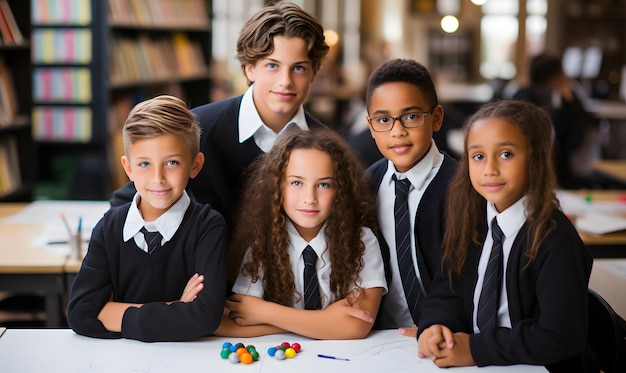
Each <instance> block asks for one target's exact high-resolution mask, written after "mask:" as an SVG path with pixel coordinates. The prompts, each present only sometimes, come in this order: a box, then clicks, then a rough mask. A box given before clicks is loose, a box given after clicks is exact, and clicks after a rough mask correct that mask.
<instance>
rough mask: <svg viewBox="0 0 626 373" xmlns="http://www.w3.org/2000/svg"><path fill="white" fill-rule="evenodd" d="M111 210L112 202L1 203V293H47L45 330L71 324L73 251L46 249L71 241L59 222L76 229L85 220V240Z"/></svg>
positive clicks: (54, 248) (64, 247)
mask: <svg viewBox="0 0 626 373" xmlns="http://www.w3.org/2000/svg"><path fill="white" fill-rule="evenodd" d="M107 209H108V202H104V201H103V202H100V201H97V202H94V201H81V202H78V201H36V202H33V203H31V204H16V203H7V204H0V219H1V220H0V291H9V292H12V293H25V294H31V293H37V292H43V293H44V294H45V298H46V302H45V303H46V315H47V320H46V326H48V327H60V326H64V325H66V322H65V316H64V313H63V310H64V308H65V304H64V299H65V297H66V296H67V288H68V284H67V279H66V265H67V263H68V255H69V246H68V245H67V244H55V245H47V243H48V242H50V241H56V242H58V241H62V240H67V239H68V232H67V229H66V228H65V226H64V225H63V222H62V220H61V218H60V214H61V213H63V214H65V215H66V216H67V219H68V221H69V222H70V223H71V224H73V225H74V229H75V228H76V224H77V221H78V218H79V216H80V217H82V218H83V227H84V231H85V238H87V239H88V237H89V235H90V232H91V229H92V228H93V226H94V225H95V224H96V223H97V221H98V220H99V219H100V217H101V216H102V214H104V212H105V211H106V210H107Z"/></svg>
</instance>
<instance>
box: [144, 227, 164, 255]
mask: <svg viewBox="0 0 626 373" xmlns="http://www.w3.org/2000/svg"><path fill="white" fill-rule="evenodd" d="M141 233H143V239H144V240H145V241H146V244H147V245H148V254H152V253H153V252H154V251H155V250H156V249H158V248H159V247H161V240H162V239H163V236H162V235H161V233H159V231H156V232H149V231H148V230H147V229H146V227H141Z"/></svg>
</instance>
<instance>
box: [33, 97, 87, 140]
mask: <svg viewBox="0 0 626 373" xmlns="http://www.w3.org/2000/svg"><path fill="white" fill-rule="evenodd" d="M91 126H92V114H91V109H90V108H89V107H83V106H36V107H35V108H33V128H32V135H33V139H34V140H36V141H65V142H89V141H91Z"/></svg>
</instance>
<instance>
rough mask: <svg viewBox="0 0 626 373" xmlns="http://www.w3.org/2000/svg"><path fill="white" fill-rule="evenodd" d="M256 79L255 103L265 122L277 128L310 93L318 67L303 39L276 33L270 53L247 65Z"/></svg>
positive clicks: (278, 128)
mask: <svg viewBox="0 0 626 373" xmlns="http://www.w3.org/2000/svg"><path fill="white" fill-rule="evenodd" d="M245 72H246V76H247V77H248V80H249V81H251V82H253V83H254V88H253V98H254V104H255V106H256V108H257V111H258V112H259V115H260V117H261V119H262V120H263V122H264V123H265V124H266V125H267V126H268V127H270V128H271V129H273V130H274V131H276V132H278V131H280V129H282V128H283V127H284V126H285V125H286V124H287V122H288V121H289V120H290V119H291V118H293V116H294V115H295V114H296V112H297V111H298V109H299V108H300V105H302V102H304V100H305V99H306V97H307V95H308V94H309V87H310V85H311V83H313V81H314V80H315V76H316V74H317V71H314V70H313V63H312V62H311V60H310V59H309V56H308V54H307V45H306V42H305V41H304V39H300V38H287V37H285V36H281V35H278V36H274V50H273V51H272V53H271V54H269V55H268V56H266V57H265V58H262V59H260V60H258V61H256V63H255V64H249V65H246V67H245Z"/></svg>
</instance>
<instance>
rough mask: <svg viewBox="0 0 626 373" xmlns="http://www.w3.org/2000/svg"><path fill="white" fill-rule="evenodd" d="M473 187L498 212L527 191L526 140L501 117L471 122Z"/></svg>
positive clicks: (469, 136)
mask: <svg viewBox="0 0 626 373" xmlns="http://www.w3.org/2000/svg"><path fill="white" fill-rule="evenodd" d="M467 156H468V161H469V175H470V180H471V182H472V186H473V187H474V189H476V191H477V192H478V193H479V194H480V195H482V196H483V197H484V198H485V199H486V200H487V201H489V202H492V203H493V204H494V205H495V207H496V210H498V212H502V211H504V210H506V209H507V208H508V207H509V206H511V205H513V204H514V203H515V202H517V201H518V200H519V199H520V198H522V197H523V196H524V194H526V191H527V190H528V178H529V175H528V141H527V140H526V137H525V136H524V134H523V133H522V131H521V130H520V129H519V127H518V126H516V125H514V124H513V123H511V122H509V121H508V120H505V119H503V118H485V119H481V120H478V121H476V122H474V123H473V124H472V125H471V127H470V129H469V132H468V135H467Z"/></svg>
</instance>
